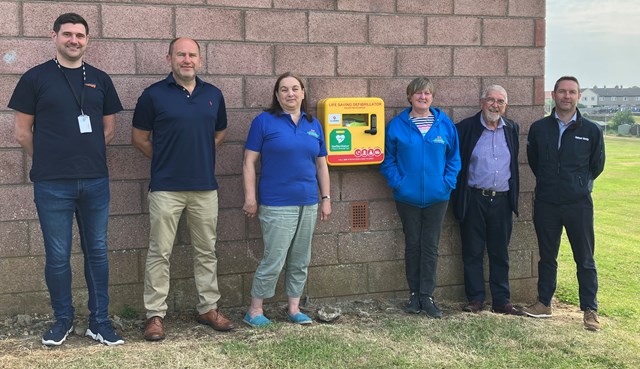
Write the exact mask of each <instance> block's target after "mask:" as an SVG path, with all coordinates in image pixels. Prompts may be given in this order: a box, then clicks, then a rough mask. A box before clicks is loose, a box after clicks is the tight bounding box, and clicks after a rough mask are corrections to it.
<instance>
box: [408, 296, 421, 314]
mask: <svg viewBox="0 0 640 369" xmlns="http://www.w3.org/2000/svg"><path fill="white" fill-rule="evenodd" d="M404 311H406V312H407V313H412V314H419V313H420V298H418V295H417V294H416V293H415V292H411V295H409V301H408V302H407V304H406V305H405V307H404Z"/></svg>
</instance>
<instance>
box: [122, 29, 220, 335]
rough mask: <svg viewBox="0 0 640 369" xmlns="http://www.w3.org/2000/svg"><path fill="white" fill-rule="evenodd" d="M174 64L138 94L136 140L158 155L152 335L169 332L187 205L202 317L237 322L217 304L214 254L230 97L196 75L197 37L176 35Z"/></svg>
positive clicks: (149, 306)
mask: <svg viewBox="0 0 640 369" xmlns="http://www.w3.org/2000/svg"><path fill="white" fill-rule="evenodd" d="M167 63H168V64H169V65H170V66H171V73H169V75H168V76H167V78H165V79H164V80H162V81H159V82H156V83H154V84H153V85H151V86H149V87H148V88H147V89H145V90H144V92H143V93H142V95H141V96H140V98H139V99H138V103H137V105H136V109H135V112H134V115H133V131H132V138H131V140H132V143H133V145H134V146H135V147H136V148H138V149H139V150H140V151H141V152H142V153H143V154H144V155H145V156H146V157H148V158H150V159H151V183H150V184H149V195H148V196H149V218H150V222H151V228H150V235H149V251H148V253H147V261H146V266H145V277H144V305H145V309H146V310H147V323H146V326H145V331H144V338H145V339H146V340H148V341H158V340H162V339H164V337H165V333H164V317H165V315H166V312H167V308H168V306H167V303H166V299H167V296H168V293H169V257H170V256H171V251H172V248H173V242H174V240H175V237H176V231H177V227H178V221H179V220H180V216H181V214H182V212H183V210H185V209H186V212H185V213H186V215H187V223H188V225H189V229H190V231H191V244H192V245H193V253H194V256H193V273H194V279H195V284H196V289H197V291H198V304H197V306H196V307H197V310H198V314H199V315H198V318H197V321H198V322H199V323H201V324H206V325H209V326H211V327H212V328H213V329H215V330H218V331H229V330H231V329H233V324H232V323H231V321H229V320H228V319H227V318H225V317H224V316H223V315H222V314H221V313H220V312H219V311H218V305H217V302H218V300H219V299H220V291H219V290H218V279H217V259H216V254H215V245H216V238H217V233H216V226H217V222H218V191H217V189H218V183H217V182H216V178H215V159H216V146H218V145H219V144H220V143H221V142H222V139H223V138H224V135H225V129H226V128H227V112H226V108H225V103H224V98H223V96H222V92H221V91H220V90H219V89H218V88H217V87H215V86H213V85H211V84H209V83H206V82H204V81H202V80H201V79H200V78H198V77H197V76H196V74H197V72H198V70H199V69H200V66H201V64H202V59H201V54H200V45H199V44H198V43H197V42H196V41H195V40H192V39H188V38H177V39H174V40H173V41H171V43H170V44H169V54H168V55H167ZM152 135H153V140H152V139H151V138H152Z"/></svg>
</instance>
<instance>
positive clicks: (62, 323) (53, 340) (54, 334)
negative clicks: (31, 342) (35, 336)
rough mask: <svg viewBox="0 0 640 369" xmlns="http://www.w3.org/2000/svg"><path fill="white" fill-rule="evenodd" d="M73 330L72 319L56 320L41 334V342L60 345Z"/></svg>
mask: <svg viewBox="0 0 640 369" xmlns="http://www.w3.org/2000/svg"><path fill="white" fill-rule="evenodd" d="M72 331H73V320H66V319H60V320H57V321H56V322H55V323H53V325H52V326H51V328H49V330H48V331H47V333H45V334H44V336H42V344H43V345H47V346H60V345H62V342H64V340H66V339H67V336H68V335H69V333H71V332H72Z"/></svg>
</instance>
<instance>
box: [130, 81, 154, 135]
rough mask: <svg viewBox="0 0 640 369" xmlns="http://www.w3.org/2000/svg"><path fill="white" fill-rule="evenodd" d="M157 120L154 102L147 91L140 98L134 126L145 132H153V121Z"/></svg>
mask: <svg viewBox="0 0 640 369" xmlns="http://www.w3.org/2000/svg"><path fill="white" fill-rule="evenodd" d="M154 120H155V109H154V108H153V100H152V99H151V95H150V94H149V90H148V89H146V90H144V91H143V92H142V95H140V97H139V98H138V102H137V103H136V109H135V110H134V112H133V126H134V127H135V128H138V129H141V130H143V131H153V121H154Z"/></svg>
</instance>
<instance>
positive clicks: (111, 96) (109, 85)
mask: <svg viewBox="0 0 640 369" xmlns="http://www.w3.org/2000/svg"><path fill="white" fill-rule="evenodd" d="M103 83H104V85H105V89H104V90H105V96H104V106H103V108H102V114H103V115H111V114H115V113H117V112H120V111H122V103H121V102H120V97H118V92H117V91H116V88H115V86H114V85H113V81H111V77H109V75H107V74H106V73H105V75H104V82H103Z"/></svg>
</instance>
